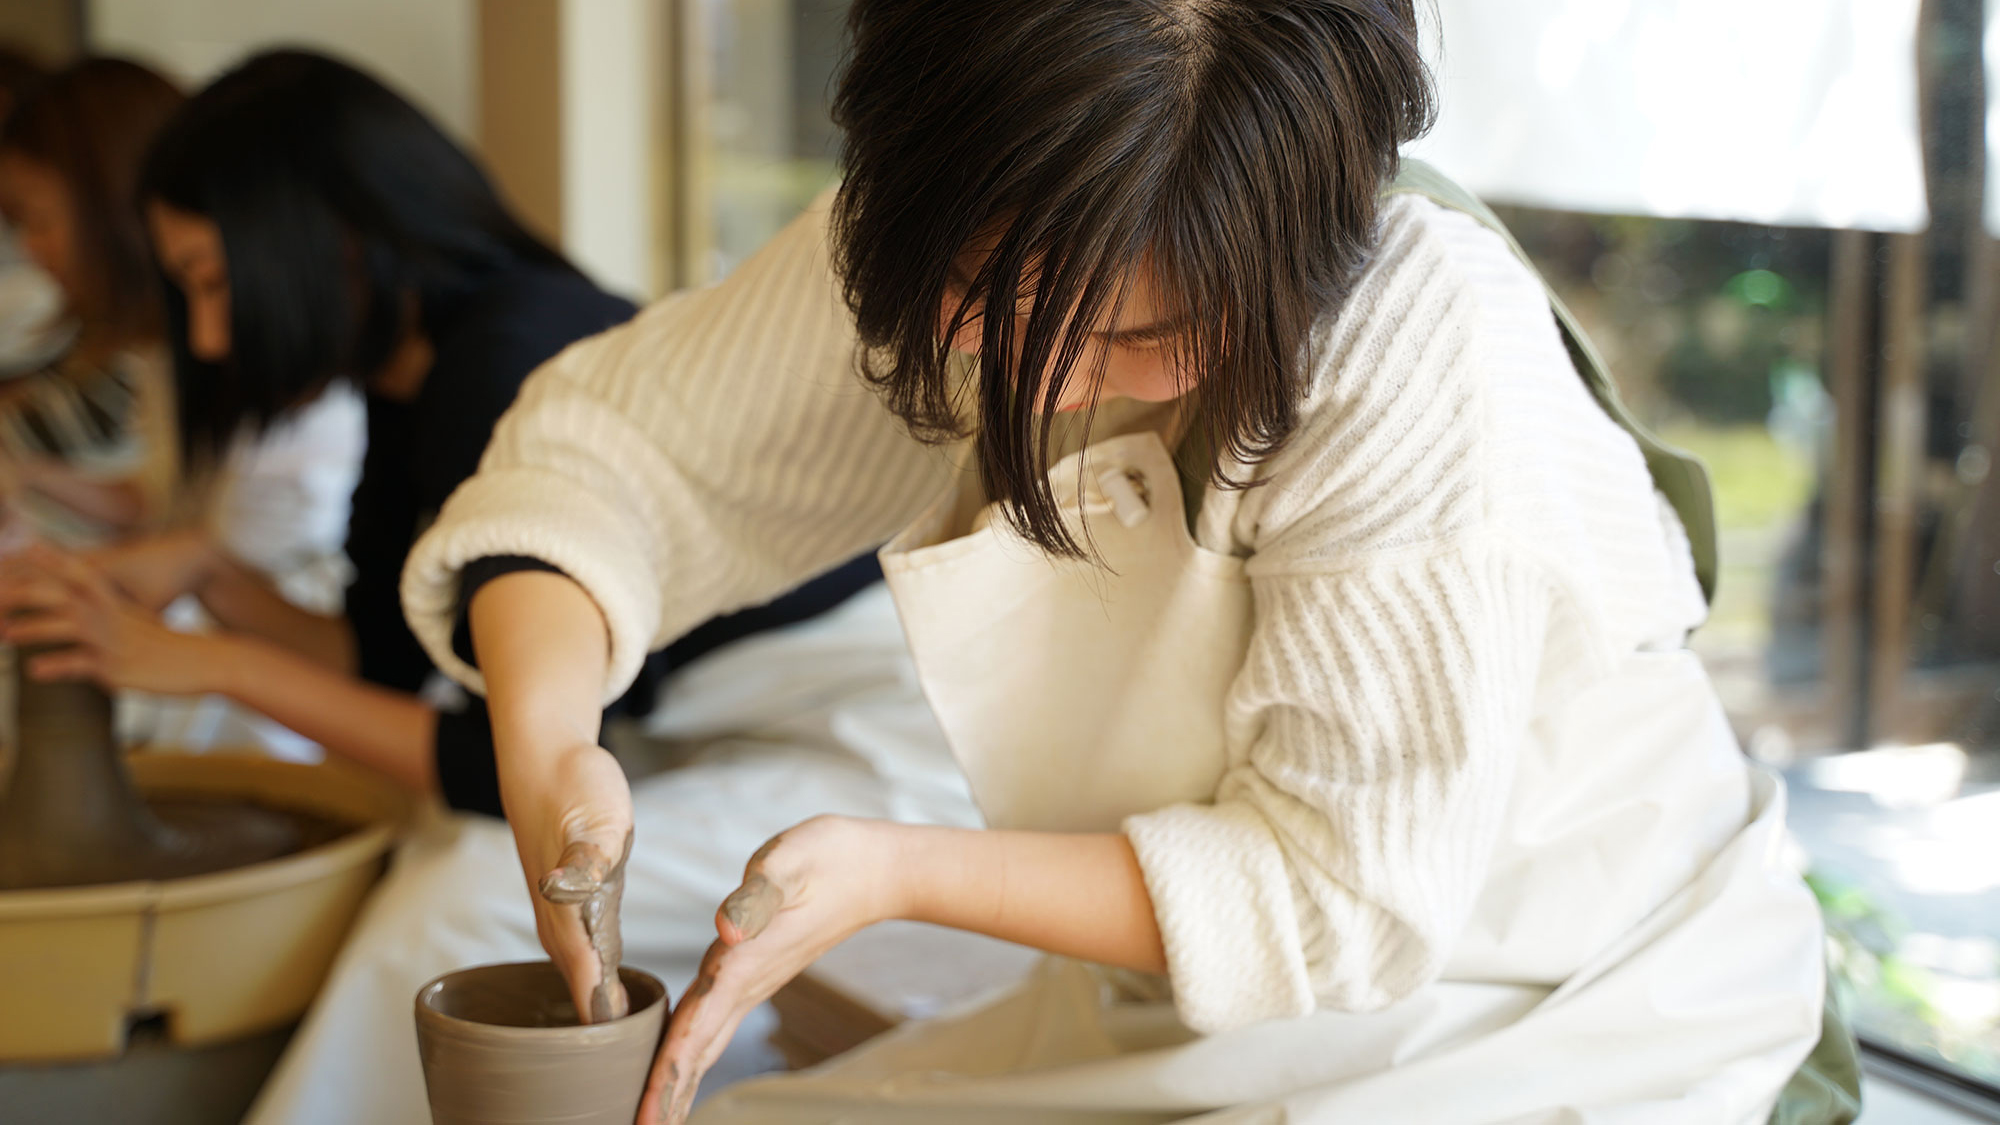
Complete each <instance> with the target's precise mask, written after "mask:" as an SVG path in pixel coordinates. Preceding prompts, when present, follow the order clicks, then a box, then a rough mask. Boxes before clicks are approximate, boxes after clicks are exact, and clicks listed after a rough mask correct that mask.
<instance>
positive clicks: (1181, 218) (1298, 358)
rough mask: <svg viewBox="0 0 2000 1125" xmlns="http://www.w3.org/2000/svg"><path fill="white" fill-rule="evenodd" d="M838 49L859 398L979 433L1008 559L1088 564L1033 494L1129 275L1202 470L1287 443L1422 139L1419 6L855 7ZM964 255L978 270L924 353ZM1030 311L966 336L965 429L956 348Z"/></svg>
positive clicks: (1369, 2) (1264, 1) (846, 261)
mask: <svg viewBox="0 0 2000 1125" xmlns="http://www.w3.org/2000/svg"><path fill="white" fill-rule="evenodd" d="M849 29H850V33H851V35H852V38H853V49H852V53H851V55H850V57H849V60H848V63H847V66H846V68H845V70H844V72H843V75H842V78H841V80H840V86H839V91H838V93H837V95H836V98H835V107H834V109H835V119H836V121H837V122H838V123H839V124H840V125H841V126H842V128H843V129H844V131H845V147H844V149H843V152H842V164H843V170H844V172H845V180H844V182H843V184H842V187H841V189H840V194H839V197H838V199H837V202H836V204H835V209H834V216H833V224H834V225H833V230H834V240H835V247H834V249H835V255H836V263H837V266H838V268H839V270H840V272H841V276H842V280H843V282H844V284H845V289H846V297H847V302H848V304H849V306H850V307H851V308H852V309H853V311H854V314H855V317H856V320H857V323H858V325H859V329H860V333H861V338H862V342H863V344H864V345H865V350H864V353H863V359H862V366H863V373H864V375H866V376H867V377H868V378H869V379H870V380H872V381H873V382H874V383H875V384H876V385H877V387H878V389H880V390H881V391H882V392H883V394H884V395H885V397H886V398H887V400H888V401H889V403H890V405H891V406H892V407H893V408H894V409H895V410H896V411H897V412H898V413H899V414H900V415H902V417H903V418H904V419H905V420H906V421H907V422H908V423H909V424H910V426H911V428H912V430H913V431H914V432H916V433H917V434H918V435H919V436H923V437H927V438H931V439H934V440H948V439H951V438H955V437H962V436H964V434H965V432H966V430H967V429H968V428H969V429H970V430H971V432H972V433H973V434H974V435H975V436H976V439H977V443H978V463H979V467H980V471H981V475H982V477H983V480H984V483H985V485H986V488H987V492H988V495H990V496H992V497H993V498H995V499H998V500H1001V501H1003V502H1004V503H1005V506H1006V507H1005V510H1006V511H1007V513H1008V518H1009V520H1010V522H1011V523H1012V524H1013V525H1014V526H1015V527H1016V528H1017V529H1019V530H1020V531H1021V533H1022V534H1023V535H1025V536H1027V537H1028V538H1030V539H1031V540H1033V541H1035V542H1037V543H1039V544H1041V545H1042V546H1043V547H1045V548H1047V549H1048V550H1050V551H1053V552H1056V553H1059V554H1075V553H1078V552H1079V547H1078V545H1077V544H1076V542H1075V541H1074V538H1073V537H1072V536H1071V535H1070V534H1069V533H1068V531H1067V528H1066V526H1065V525H1064V523H1063V522H1062V519H1061V516H1060V513H1059V509H1058V507H1057V505H1056V501H1055V498H1054V497H1053V496H1052V495H1051V494H1050V489H1049V485H1048V481H1047V477H1046V475H1045V471H1046V467H1047V461H1048V447H1049V440H1050V434H1051V432H1052V429H1051V427H1052V423H1053V419H1054V407H1055V406H1056V405H1057V403H1058V402H1059V401H1060V400H1061V399H1062V397H1063V395H1062V392H1063V388H1064V385H1065V384H1066V383H1067V382H1068V381H1069V380H1070V379H1071V378H1073V377H1077V376H1078V375H1079V373H1078V372H1076V371H1075V370H1074V368H1075V367H1076V366H1077V365H1078V362H1079V359H1080V356H1081V354H1082V352H1083V350H1084V348H1085V345H1086V343H1087V334H1088V333H1089V332H1090V331H1091V330H1092V329H1093V328H1095V327H1096V326H1097V325H1098V324H1099V323H1100V322H1101V320H1102V319H1103V318H1104V317H1105V316H1106V315H1107V314H1108V315H1110V316H1113V317H1115V316H1116V315H1117V310H1118V306H1119V302H1120V289H1121V281H1122V280H1123V279H1125V278H1126V277H1128V276H1130V275H1132V274H1133V273H1134V271H1138V270H1144V271H1147V272H1146V276H1147V277H1148V278H1149V279H1150V280H1151V281H1152V283H1153V287H1154V291H1155V292H1156V293H1157V294H1159V296H1160V299H1161V301H1162V303H1163V305H1164V306H1165V307H1164V308H1162V310H1161V311H1162V313H1163V315H1164V316H1166V317H1168V318H1169V319H1172V320H1174V321H1175V322H1177V323H1180V324H1184V325H1186V326H1187V327H1186V330H1185V331H1184V332H1182V333H1181V334H1180V336H1179V338H1178V339H1177V340H1176V341H1175V342H1174V343H1173V345H1172V346H1173V349H1174V353H1175V354H1174V359H1175V360H1176V366H1177V368H1178V370H1180V371H1182V372H1185V373H1190V374H1188V375H1187V376H1186V378H1187V379H1188V380H1190V381H1195V380H1198V383H1199V393H1198V394H1197V395H1195V396H1194V399H1193V403H1194V407H1195V411H1196V413H1195V419H1194V423H1193V424H1194V425H1195V426H1197V427H1199V428H1200V430H1201V431H1202V433H1203V436H1204V437H1205V439H1206V441H1207V447H1208V448H1209V449H1212V450H1214V451H1216V460H1217V463H1218V464H1220V463H1221V461H1222V458H1224V457H1229V458H1233V459H1236V460H1241V461H1250V460H1254V459H1256V458H1258V457H1262V456H1267V455H1269V453H1270V452H1272V451H1273V450H1275V449H1276V448H1277V447H1278V446H1279V445H1280V444H1281V443H1282V442H1283V441H1284V440H1285V438H1286V437H1287V436H1288V435H1289V434H1290V433H1291V431H1292V429H1293V427H1294V425H1295V422H1296V417H1297V412H1298V408H1299V405H1300V402H1301V399H1302V398H1303V395H1304V390H1305V388H1304V385H1303V379H1304V376H1303V372H1304V370H1305V363H1306V356H1305V348H1306V345H1307V339H1308V333H1309V331H1310V329H1311V327H1312V325H1313V323H1314V321H1315V320H1317V319H1318V318H1319V317H1320V315H1321V314H1322V313H1324V312H1326V311H1327V310H1329V309H1332V308H1334V307H1336V306H1338V304H1339V303H1340V302H1341V301H1342V300H1343V299H1344V297H1345V296H1346V294H1347V292H1348V291H1349V289H1350V287H1351V285H1352V282H1353V279H1354V277H1355V275H1356V274H1357V273H1358V271H1359V269H1360V268H1361V266H1362V264H1363V263H1364V261H1365V259H1366V257H1367V254H1368V252H1369V249H1370V247H1371V246H1372V244H1373V241H1374V237H1375V225H1376V215H1377V196H1378V192H1379V190H1380V188H1381V186H1382V185H1383V182H1384V180H1385V178H1387V177H1390V176H1392V175H1393V174H1394V172H1395V169H1396V166H1397V160H1398V155H1397V154H1398V150H1399V148H1400V146H1401V145H1402V144H1403V142H1405V141H1407V140H1409V139H1411V138H1413V137H1415V136H1417V135H1419V134H1420V133H1422V132H1423V131H1424V130H1425V129H1427V128H1428V127H1429V125H1430V122H1431V120H1432V117H1433V114H1434V104H1435V97H1434V92H1433V89H1432V85H1431V81H1430V76H1429V73H1428V71H1427V69H1426V68H1425V66H1424V63H1423V60H1422V57H1421V56H1420V54H1419V52H1418V42H1417V24H1416V13H1415V11H1414V5H1413V0H1007V2H1006V3H950V4H940V3H936V2H934V0H857V2H856V3H855V5H854V7H853V10H852V14H851V16H850V25H849ZM969 245H980V246H982V247H983V246H986V245H990V246H991V247H992V249H991V252H990V253H989V254H987V256H986V257H985V259H984V264H983V266H982V267H981V268H980V269H979V270H978V272H977V274H976V276H974V277H973V278H972V279H971V282H970V286H969V288H968V289H967V291H965V292H964V293H963V294H961V295H960V296H959V300H958V303H957V305H956V306H955V307H956V313H955V314H954V313H951V312H950V311H949V310H947V315H946V317H945V322H946V323H945V327H946V330H945V331H944V332H942V333H940V323H939V309H940V308H941V307H942V305H943V302H945V301H946V300H947V297H948V294H949V293H950V292H951V290H950V289H949V288H948V284H947V279H948V276H949V274H950V273H951V267H952V263H953V262H954V260H955V259H957V258H958V257H959V256H960V255H961V254H962V253H963V252H964V251H965V250H966V248H967V247H968V246H969ZM1023 299H1026V300H1027V301H1028V302H1029V304H1028V305H1027V306H1026V307H1028V308H1030V309H1031V311H1030V312H1029V315H1028V317H1027V320H1026V323H1025V325H1024V326H1023V327H1022V329H1021V330H1020V331H1019V332H1018V333H1017V331H1016V326H1015V318H1014V317H1012V316H1005V315H1001V316H983V317H979V318H978V319H979V331H980V335H981V345H980V348H979V377H978V379H977V381H976V384H974V386H973V388H972V393H974V394H975V395H976V402H972V403H965V402H959V401H956V399H957V398H958V397H959V392H960V390H961V389H962V388H960V387H958V386H955V385H954V380H953V378H952V376H951V366H950V364H949V362H948V359H949V351H950V347H951V345H950V343H949V341H950V340H952V339H953V338H954V337H956V336H957V334H958V332H959V330H960V329H961V328H963V327H965V326H967V325H969V324H971V323H972V321H973V318H974V317H977V316H978V313H979V309H981V308H986V309H1014V308H1017V307H1022V306H1021V305H1019V304H1017V302H1020V301H1022V300H1023ZM1081 375H1082V377H1085V378H1090V379H1093V380H1095V379H1096V378H1097V377H1098V373H1096V372H1085V373H1081ZM1182 389H1183V390H1187V389H1189V388H1188V387H1185V386H1184V387H1183V388H1182ZM968 422H969V423H970V424H969V425H968ZM1219 473H1220V470H1219V469H1217V468H1215V467H1214V466H1211V474H1212V475H1216V474H1219ZM1218 479H1219V477H1218Z"/></svg>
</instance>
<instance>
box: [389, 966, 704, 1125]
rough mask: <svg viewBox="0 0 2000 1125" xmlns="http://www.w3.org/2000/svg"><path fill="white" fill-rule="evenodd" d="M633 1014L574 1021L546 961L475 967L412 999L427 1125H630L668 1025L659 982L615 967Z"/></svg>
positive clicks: (565, 989)
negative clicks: (604, 1020)
mask: <svg viewBox="0 0 2000 1125" xmlns="http://www.w3.org/2000/svg"><path fill="white" fill-rule="evenodd" d="M618 976H619V979H620V980H622V981H624V983H625V991H626V994H627V995H629V996H630V997H631V998H632V1009H631V1013H630V1014H629V1015H627V1016H626V1017H625V1018H623V1019H617V1020H612V1021H611V1022H609V1023H599V1024H588V1025H585V1024H581V1023H578V1022H577V1017H576V1005H575V1004H573V1003H572V1002H571V1001H570V996H569V987H568V986H567V985H565V984H564V983H563V979H562V974H560V973H558V972H557V971H556V967H555V966H554V965H552V964H550V963H549V962H547V961H525V962H516V963H513V964H506V965H478V966H475V967H473V968H470V969H460V970H458V971H457V972H453V973H446V974H445V975H443V976H441V977H439V978H437V979H436V980H434V981H432V982H430V983H429V984H427V985H425V986H424V987H423V988H422V989H420V990H419V991H418V992H417V1049H418V1051H419V1052H420V1053H421V1055H422V1057H423V1063H424V1086H425V1088H426V1089H427V1090H428V1091H429V1092H430V1101H431V1121H432V1122H433V1125H546V1123H555V1122H560V1123H562V1125H632V1119H633V1117H634V1116H636V1115H637V1114H638V1112H639V1097H640V1095H641V1094H643V1093H644V1092H645V1088H646V1072H647V1070H648V1069H650V1068H651V1066H652V1064H653V1053H654V1051H656V1050H657V1049H658V1048H659V1045H660V1034H661V1032H662V1030H664V1028H665V1026H666V1015H667V989H666V986H665V985H663V984H661V983H660V981H659V978H657V977H655V976H653V975H651V974H650V973H644V972H641V971H639V970H637V969H632V968H620V969H619V970H618Z"/></svg>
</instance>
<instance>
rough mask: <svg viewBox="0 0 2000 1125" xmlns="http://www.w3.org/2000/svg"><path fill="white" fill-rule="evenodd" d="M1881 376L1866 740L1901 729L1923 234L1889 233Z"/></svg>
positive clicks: (1913, 564) (1919, 409)
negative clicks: (1867, 736)
mask: <svg viewBox="0 0 2000 1125" xmlns="http://www.w3.org/2000/svg"><path fill="white" fill-rule="evenodd" d="M1888 252H1889V253H1888V257H1889V261H1888V272H1887V276H1886V278H1885V282H1886V286H1887V294H1886V296H1887V300H1886V302H1885V304H1884V307H1883V315H1884V324H1883V339H1882V378H1881V384H1880V389H1879V391H1878V394H1877V396H1876V399H1875V409H1876V411H1877V418H1876V454H1875V519H1874V524H1875V527H1874V534H1873V536H1872V537H1871V538H1872V539H1873V547H1874V558H1873V562H1872V565H1871V566H1870V568H1869V570H1870V577H1871V582H1870V587H1871V589H1870V591H1869V592H1870V598H1871V601H1872V603H1873V604H1872V606H1871V608H1870V628H1869V632H1868V708H1869V716H1870V717H1869V723H1868V726H1869V728H1870V729H1869V731H1868V733H1869V736H1870V741H1871V742H1881V741H1888V740H1893V739H1895V738H1897V737H1899V735H1900V734H1901V732H1902V727H1903V723H1904V718H1905V716H1904V715H1903V713H1902V700H1903V681H1904V674H1905V672H1906V671H1907V669H1908V667H1909V661H1910V648H1911V640H1912V631H1911V628H1910V618H1911V611H1912V610H1913V609H1914V607H1915V598H1916V568H1917V517H1918V508H1919V506H1920V505H1921V504H1922V502H1923V495H1922V493H1923V478H1924V456H1925V451H1924V418H1925V401H1926V398H1927V388H1926V383H1925V374H1926V366H1925V364H1926V348H1925V340H1924V336H1925V325H1926V322H1927V320H1926V317H1925V304H1926V302H1927V297H1928V294H1927V288H1928V287H1927V285H1926V270H1927V268H1928V264H1929V263H1928V259H1927V257H1926V255H1925V237H1924V236H1923V235H1920V234H1896V235H1890V236H1889V238H1888Z"/></svg>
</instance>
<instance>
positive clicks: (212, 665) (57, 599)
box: [0, 545, 220, 695]
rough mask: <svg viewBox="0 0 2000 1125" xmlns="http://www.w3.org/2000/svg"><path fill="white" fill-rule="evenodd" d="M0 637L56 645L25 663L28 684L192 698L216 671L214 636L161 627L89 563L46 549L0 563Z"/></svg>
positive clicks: (208, 684) (210, 681)
mask: <svg viewBox="0 0 2000 1125" xmlns="http://www.w3.org/2000/svg"><path fill="white" fill-rule="evenodd" d="M0 640H5V641H6V642H7V643H9V644H15V645H36V646H44V645H46V646H56V651H53V652H45V653H41V654H39V655H37V656H35V657H34V658H33V659H32V660H30V661H29V663H28V675H29V677H30V678H31V679H35V680H43V681H48V680H94V681H96V682H97V683H99V684H101V685H103V686H104V687H106V688H127V689H131V690H135V691H148V692H156V693H159V694H163V695H193V694H199V693H201V692H206V691H210V690H213V684H214V682H215V680H216V678H217V674H218V664H219V655H220V654H219V653H218V652H217V651H216V647H215V646H216V644H217V643H218V642H217V639H216V638H211V637H201V636H191V635H188V634H185V633H176V632H174V631H173V630H171V629H168V628H167V627H166V626H164V625H162V624H160V620H159V618H158V616H157V615H155V614H152V613H148V612H147V611H145V610H144V609H142V608H140V607H139V606H138V605H137V604H135V603H134V602H133V601H132V600H131V599H130V598H127V597H125V596H124V595H123V594H121V593H120V592H119V591H117V590H116V589H113V588H112V585H111V583H110V581H109V580H108V579H106V578H105V576H104V575H103V574H101V573H99V572H98V571H97V569H96V568H95V567H93V566H91V564H90V563H88V562H86V561H84V560H83V559H81V558H79V557H77V556H75V555H70V554H65V553H63V552H61V551H58V550H55V549H54V548H51V547H47V546H40V545H38V546H34V547H30V548H28V549H27V550H25V551H23V552H21V553H20V554H18V555H16V556H14V557H12V558H10V559H8V560H6V562H5V563H4V564H0Z"/></svg>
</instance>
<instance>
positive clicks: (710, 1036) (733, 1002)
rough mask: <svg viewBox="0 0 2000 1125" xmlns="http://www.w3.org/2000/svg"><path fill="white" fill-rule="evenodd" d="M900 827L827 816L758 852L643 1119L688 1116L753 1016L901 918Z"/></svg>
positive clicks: (675, 1122)
mask: <svg viewBox="0 0 2000 1125" xmlns="http://www.w3.org/2000/svg"><path fill="white" fill-rule="evenodd" d="M897 827H898V826H896V825H894V824H891V823H888V822H885V821H871V820H854V819H850V818H847V817H837V816H821V817H815V818H814V819H812V820H808V821H806V822H805V823H803V824H801V825H799V826H797V827H796V828H791V829H787V830H786V831H784V832H782V833H780V834H779V835H777V836H775V837H773V838H772V839H771V841H770V842H769V843H767V844H765V845H764V846H763V847H762V848H759V849H758V850H757V854H756V855H754V856H752V857H751V859H750V863H749V866H747V867H746V868H744V871H743V884H742V886H740V887H738V888H737V889H736V891H735V893H733V894H731V895H730V896H729V898H728V899H726V900H725V901H724V902H723V904H722V909H720V910H718V911H716V914H715V930H716V933H717V934H719V935H720V938H719V940H717V941H716V943H715V944H714V945H711V946H709V948H708V954H707V955H706V956H704V957H703V958H702V962H701V972H700V973H699V974H698V975H697V976H696V977H695V980H694V983H693V984H692V985H690V986H688V990H687V993H686V994H685V995H683V996H682V997H681V999H680V1003H679V1004H678V1005H677V1006H676V1007H675V1008H674V1013H673V1018H672V1020H671V1021H670V1022H669V1023H668V1025H667V1034H666V1039H665V1041H664V1042H662V1043H661V1045H660V1054H659V1058H658V1059H656V1060H655V1061H654V1063H653V1073H652V1076H651V1077H650V1078H649V1079H647V1082H646V1097H645V1100H644V1101H643V1102H641V1103H640V1105H639V1120H641V1121H661V1122H669V1123H672V1125H679V1123H680V1122H682V1121H685V1120H686V1119H687V1115H688V1111H689V1109H690V1108H691V1107H692V1106H693V1105H694V1094H695V1088H696V1087H697V1086H699V1085H700V1083H701V1077H702V1075H703V1074H704V1073H706V1072H707V1070H708V1068H709V1067H711V1066H713V1065H714V1064H715V1060H716V1059H717V1058H719V1057H720V1056H721V1054H722V1049H723V1048H724V1047H726V1046H728V1045H729V1040H730V1037H731V1036H733V1035H734V1034H735V1033H736V1027H737V1025H738V1024H740V1023H742V1022H743V1017H744V1016H746V1015H748V1014H749V1013H750V1011H751V1010H752V1009H753V1008H755V1007H757V1005H759V1004H762V1003H763V1002H764V1001H766V1000H768V999H770V998H771V996H772V994H773V993H775V992H777V991H778V990H779V989H780V988H783V987H784V986H785V984H786V983H787V982H788V981H790V980H791V979H792V978H793V977H795V976H797V975H799V973H801V972H803V971H805V969H806V968H807V967H808V966H810V965H811V964H812V963H813V962H814V961H816V960H818V959H819V957H820V955H821V954H823V953H825V952H826V951H827V950H829V949H832V948H833V947H834V946H836V945H838V944H840V942H841V941H842V940H843V939H845V938H846V937H848V935H850V934H852V933H854V932H855V931H856V930H859V929H861V928H863V927H865V926H869V925H872V924H874V923H876V922H880V921H884V920H886V919H889V918H894V917H897V916H898V915H899V913H900V911H901V904H900V900H899V898H898V881H897V878H896V871H897V869H898V867H899V865H898V864H896V863H894V862H893V855H892V852H893V848H894V844H895V839H896V832H897Z"/></svg>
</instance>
